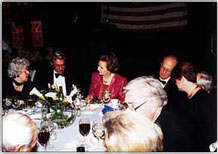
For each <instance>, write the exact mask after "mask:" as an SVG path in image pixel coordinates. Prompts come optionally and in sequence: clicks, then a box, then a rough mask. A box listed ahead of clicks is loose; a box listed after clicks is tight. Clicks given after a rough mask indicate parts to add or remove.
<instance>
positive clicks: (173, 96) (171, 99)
mask: <svg viewBox="0 0 218 154" xmlns="http://www.w3.org/2000/svg"><path fill="white" fill-rule="evenodd" d="M158 78H159V75H157V76H156V79H158ZM164 90H165V92H166V93H167V98H168V102H167V105H166V106H167V107H168V108H170V109H175V108H176V107H177V103H178V97H179V96H180V92H179V90H178V88H177V86H176V84H175V83H174V82H173V79H172V77H171V78H170V79H169V81H168V82H167V83H166V85H165V87H164Z"/></svg>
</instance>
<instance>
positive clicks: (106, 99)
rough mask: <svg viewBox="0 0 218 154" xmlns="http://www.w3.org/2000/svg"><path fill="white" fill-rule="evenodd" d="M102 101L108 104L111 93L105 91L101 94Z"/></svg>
mask: <svg viewBox="0 0 218 154" xmlns="http://www.w3.org/2000/svg"><path fill="white" fill-rule="evenodd" d="M102 101H103V102H104V103H105V104H108V103H109V102H110V101H111V93H110V91H109V90H105V91H103V92H102Z"/></svg>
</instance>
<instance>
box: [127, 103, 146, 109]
mask: <svg viewBox="0 0 218 154" xmlns="http://www.w3.org/2000/svg"><path fill="white" fill-rule="evenodd" d="M145 103H146V102H143V103H142V104H140V105H138V106H137V107H135V108H134V110H135V111H136V110H137V109H139V108H140V107H141V106H142V105H144V104H145ZM131 104H132V103H131ZM123 106H124V107H125V108H126V109H127V108H129V105H128V103H123Z"/></svg>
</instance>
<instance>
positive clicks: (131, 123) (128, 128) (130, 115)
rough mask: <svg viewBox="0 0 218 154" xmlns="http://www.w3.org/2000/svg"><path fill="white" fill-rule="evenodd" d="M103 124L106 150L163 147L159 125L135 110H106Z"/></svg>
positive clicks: (145, 150) (152, 149)
mask: <svg viewBox="0 0 218 154" xmlns="http://www.w3.org/2000/svg"><path fill="white" fill-rule="evenodd" d="M104 126H105V128H106V138H105V145H106V148H107V151H108V152H116V151H117V152H152V151H162V149H163V145H162V140H163V134H162V131H161V129H160V127H159V126H158V125H156V124H155V123H153V122H151V121H150V120H149V119H147V118H146V117H144V116H142V115H140V114H139V113H137V112H134V111H114V112H107V113H106V115H105V116H104Z"/></svg>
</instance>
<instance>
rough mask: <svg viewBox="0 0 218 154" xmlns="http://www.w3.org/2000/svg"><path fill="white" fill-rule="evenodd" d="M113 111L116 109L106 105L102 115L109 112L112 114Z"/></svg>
mask: <svg viewBox="0 0 218 154" xmlns="http://www.w3.org/2000/svg"><path fill="white" fill-rule="evenodd" d="M111 111H114V108H113V107H110V106H108V105H104V108H103V109H102V113H103V114H105V113H107V112H111Z"/></svg>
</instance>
